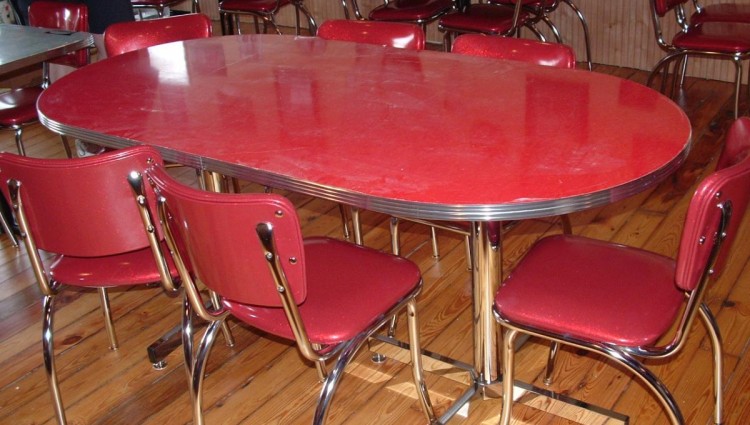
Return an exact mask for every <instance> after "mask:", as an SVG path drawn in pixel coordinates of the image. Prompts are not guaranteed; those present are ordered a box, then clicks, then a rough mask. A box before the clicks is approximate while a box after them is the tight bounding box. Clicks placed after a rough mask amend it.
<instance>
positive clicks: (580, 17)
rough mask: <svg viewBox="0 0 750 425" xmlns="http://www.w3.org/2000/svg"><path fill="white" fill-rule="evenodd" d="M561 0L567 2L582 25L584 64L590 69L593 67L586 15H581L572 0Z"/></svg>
mask: <svg viewBox="0 0 750 425" xmlns="http://www.w3.org/2000/svg"><path fill="white" fill-rule="evenodd" d="M563 2H564V3H565V4H567V5H568V7H570V8H571V9H573V12H574V13H575V14H576V15H577V16H578V20H579V21H581V26H582V27H583V38H584V43H585V44H586V64H587V65H588V67H589V71H591V70H592V69H593V64H592V62H591V38H590V37H589V24H588V22H586V17H585V16H583V13H582V12H581V9H579V8H578V6H576V5H575V3H573V0H563Z"/></svg>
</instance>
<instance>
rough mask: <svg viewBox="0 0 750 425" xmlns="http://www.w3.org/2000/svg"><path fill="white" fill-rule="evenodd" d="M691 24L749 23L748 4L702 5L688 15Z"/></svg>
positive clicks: (749, 6) (749, 10) (749, 9)
mask: <svg viewBox="0 0 750 425" xmlns="http://www.w3.org/2000/svg"><path fill="white" fill-rule="evenodd" d="M690 22H691V23H692V24H699V23H701V22H744V23H747V24H750V4H738V3H718V4H709V5H706V6H703V7H702V8H701V11H700V12H695V13H693V15H692V16H691V17H690Z"/></svg>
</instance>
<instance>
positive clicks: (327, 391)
mask: <svg viewBox="0 0 750 425" xmlns="http://www.w3.org/2000/svg"><path fill="white" fill-rule="evenodd" d="M368 337H369V335H368V334H367V333H366V332H363V333H361V334H359V335H357V336H356V337H354V338H352V339H351V340H350V341H349V342H347V343H346V346H345V347H344V348H343V349H342V350H341V354H339V357H338V359H337V360H336V365H335V366H334V367H333V370H331V372H329V373H328V377H326V380H325V382H324V383H323V388H321V390H320V396H319V398H318V406H317V407H316V408H315V416H314V417H313V425H324V424H325V422H326V416H327V414H328V407H329V406H330V405H331V399H332V398H333V394H334V392H336V387H338V385H339V382H340V381H341V377H342V376H343V375H344V369H345V368H346V366H347V365H348V364H349V363H350V362H351V361H352V359H353V358H354V356H355V355H356V354H357V351H359V348H360V347H361V346H362V344H363V343H364V342H365V341H367V339H368ZM196 425H201V424H196Z"/></svg>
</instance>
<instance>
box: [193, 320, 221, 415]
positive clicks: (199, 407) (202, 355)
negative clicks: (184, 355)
mask: <svg viewBox="0 0 750 425" xmlns="http://www.w3.org/2000/svg"><path fill="white" fill-rule="evenodd" d="M223 322H224V320H217V321H215V322H211V324H210V325H208V329H206V332H205V333H204V334H203V338H201V342H200V344H199V345H198V352H197V353H196V355H195V360H194V363H193V371H192V377H191V380H190V382H191V385H190V396H191V398H192V399H193V424H194V425H204V422H203V377H204V375H205V368H206V363H207V361H208V355H209V353H210V352H211V347H212V346H213V343H214V340H215V339H216V334H217V333H218V331H219V329H221V325H222V323H223Z"/></svg>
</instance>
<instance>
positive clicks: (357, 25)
mask: <svg viewBox="0 0 750 425" xmlns="http://www.w3.org/2000/svg"><path fill="white" fill-rule="evenodd" d="M318 37H320V38H324V39H326V40H338V41H353V42H356V43H367V44H378V45H382V46H390V47H398V48H401V49H410V50H424V46H425V34H424V31H423V30H422V28H421V27H420V26H419V25H417V24H411V23H406V22H387V21H358V20H348V19H329V20H327V21H325V22H323V24H322V25H321V26H320V28H318Z"/></svg>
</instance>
